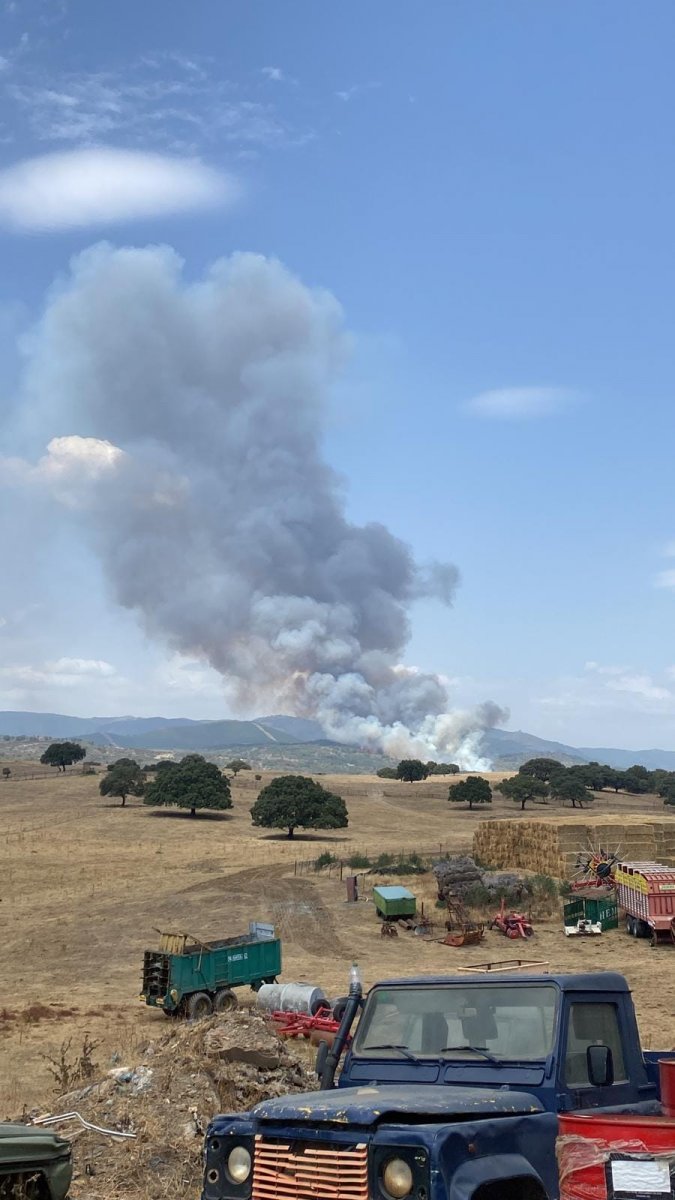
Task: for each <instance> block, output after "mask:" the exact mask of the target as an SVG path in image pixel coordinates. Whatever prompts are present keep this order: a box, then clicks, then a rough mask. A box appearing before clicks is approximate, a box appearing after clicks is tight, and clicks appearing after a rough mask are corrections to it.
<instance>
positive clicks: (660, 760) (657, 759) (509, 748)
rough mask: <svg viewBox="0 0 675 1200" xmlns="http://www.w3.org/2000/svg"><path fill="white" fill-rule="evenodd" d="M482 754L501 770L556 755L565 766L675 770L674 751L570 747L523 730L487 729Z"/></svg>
mask: <svg viewBox="0 0 675 1200" xmlns="http://www.w3.org/2000/svg"><path fill="white" fill-rule="evenodd" d="M482 753H483V754H484V755H485V757H486V758H489V759H491V761H492V763H493V766H494V767H495V768H496V769H497V770H499V769H500V768H503V769H504V770H507V769H508V768H509V767H514V768H515V767H519V766H520V765H521V763H524V762H526V761H527V759H528V758H555V759H557V760H558V761H559V762H562V763H563V764H564V765H565V766H572V765H573V764H574V763H584V762H601V763H607V764H608V766H610V767H616V768H617V770H621V771H622V770H625V769H626V767H632V766H635V765H636V764H640V766H643V767H647V769H648V770H650V771H655V770H663V771H675V750H620V749H617V748H616V747H607V746H567V745H565V743H564V742H549V741H547V740H546V738H540V737H535V735H534V734H533V733H524V732H523V731H522V730H520V729H518V730H510V729H488V730H487V731H486V733H485V735H484V737H483V744H482Z"/></svg>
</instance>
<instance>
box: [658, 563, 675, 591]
mask: <svg viewBox="0 0 675 1200" xmlns="http://www.w3.org/2000/svg"><path fill="white" fill-rule="evenodd" d="M654 583H655V584H656V587H660V588H670V589H671V590H675V567H669V568H668V570H667V571H659V573H658V574H657V576H656V578H655V580H654Z"/></svg>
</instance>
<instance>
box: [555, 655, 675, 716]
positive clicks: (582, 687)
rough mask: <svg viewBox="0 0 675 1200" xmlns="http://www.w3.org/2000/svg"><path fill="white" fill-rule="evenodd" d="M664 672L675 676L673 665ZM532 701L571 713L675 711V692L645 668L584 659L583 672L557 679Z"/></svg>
mask: <svg viewBox="0 0 675 1200" xmlns="http://www.w3.org/2000/svg"><path fill="white" fill-rule="evenodd" d="M664 674H665V675H666V676H667V677H668V678H675V668H668V669H666V670H665V671H664ZM536 704H537V705H539V706H541V707H543V708H545V709H554V710H560V711H563V712H564V711H567V712H569V713H573V714H575V716H576V715H578V714H579V713H580V712H582V711H584V710H594V711H597V710H603V709H604V710H605V711H607V712H613V711H618V710H619V709H622V710H625V711H626V712H634V713H652V714H655V715H657V714H658V715H665V714H669V713H673V714H675V693H674V692H673V691H671V690H670V689H669V688H668V687H665V686H663V684H662V683H660V682H659V681H658V680H657V679H655V678H654V677H653V676H652V675H650V674H648V672H646V671H639V670H638V671H636V670H634V669H632V668H630V667H621V666H611V665H608V666H603V665H601V664H600V663H598V662H587V663H585V665H584V674H583V675H580V676H577V677H574V676H569V677H567V678H563V679H560V680H558V681H557V682H556V683H555V684H554V685H553V687H552V688H551V690H550V692H549V694H548V695H545V696H540V697H538V698H537V700H536Z"/></svg>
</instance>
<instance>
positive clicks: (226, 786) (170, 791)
mask: <svg viewBox="0 0 675 1200" xmlns="http://www.w3.org/2000/svg"><path fill="white" fill-rule="evenodd" d="M143 803H144V804H149V805H151V806H152V807H160V806H164V805H166V806H168V807H175V808H187V809H189V811H190V816H191V817H194V816H196V814H197V809H198V808H199V809H202V808H207V809H211V810H216V811H222V810H224V809H226V808H231V807H232V797H231V795H230V782H229V780H228V779H226V777H225V776H224V775H223V774H222V772H221V771H220V770H219V769H218V767H217V766H216V764H215V763H212V762H207V761H206V759H205V758H203V757H202V755H201V754H186V755H185V758H181V760H180V762H177V763H169V762H167V763H166V764H165V765H163V768H162V770H161V771H158V772H157V774H156V776H155V778H154V780H153V781H152V783H149V784H148V785H147V787H146V790H145V795H144V797H143Z"/></svg>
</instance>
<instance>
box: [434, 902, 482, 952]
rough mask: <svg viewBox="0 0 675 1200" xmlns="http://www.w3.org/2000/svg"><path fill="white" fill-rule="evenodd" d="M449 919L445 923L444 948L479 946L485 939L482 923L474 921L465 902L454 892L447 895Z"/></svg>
mask: <svg viewBox="0 0 675 1200" xmlns="http://www.w3.org/2000/svg"><path fill="white" fill-rule="evenodd" d="M445 903H446V907H447V910H448V918H447V920H446V922H445V928H446V929H447V931H448V932H447V934H446V935H445V937H444V938H442V943H443V945H444V946H477V945H478V944H479V942H482V940H483V938H484V937H485V926H484V924H483V923H482V921H474V920H473V918H472V917H471V916H470V915H469V913H468V911H467V909H466V907H465V905H464V903H463V901H462V900H461V899H460V898H459V896H457V895H454V894H453V893H452V892H449V893H447V895H446V900H445Z"/></svg>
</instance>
